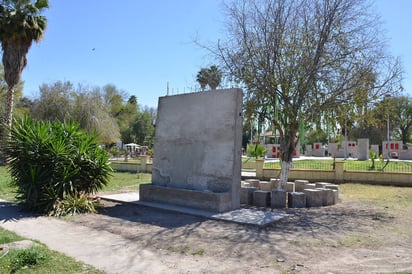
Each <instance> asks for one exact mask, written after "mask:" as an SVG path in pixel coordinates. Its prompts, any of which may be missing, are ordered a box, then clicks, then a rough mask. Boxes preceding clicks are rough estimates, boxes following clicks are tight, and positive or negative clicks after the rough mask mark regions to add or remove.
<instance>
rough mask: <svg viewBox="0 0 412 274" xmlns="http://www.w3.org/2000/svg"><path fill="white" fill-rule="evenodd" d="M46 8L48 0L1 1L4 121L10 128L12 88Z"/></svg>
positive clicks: (42, 27) (43, 26) (36, 37)
mask: <svg viewBox="0 0 412 274" xmlns="http://www.w3.org/2000/svg"><path fill="white" fill-rule="evenodd" d="M48 7H49V3H48V0H36V1H35V2H34V3H33V2H32V0H3V1H2V3H1V4H0V41H1V46H2V49H3V58H2V61H3V66H4V79H5V81H6V83H7V87H8V89H7V102H6V114H5V119H4V121H5V124H6V126H7V127H8V128H11V125H12V119H13V107H14V106H13V105H14V87H15V86H16V85H17V84H18V83H19V81H20V77H21V73H22V71H23V69H24V67H25V66H26V64H27V58H26V54H27V52H28V51H29V49H30V46H31V44H32V42H33V41H35V42H38V41H40V40H41V39H42V38H43V35H44V32H45V30H46V25H47V20H46V17H44V16H41V15H40V13H41V12H42V11H43V10H44V9H46V8H48Z"/></svg>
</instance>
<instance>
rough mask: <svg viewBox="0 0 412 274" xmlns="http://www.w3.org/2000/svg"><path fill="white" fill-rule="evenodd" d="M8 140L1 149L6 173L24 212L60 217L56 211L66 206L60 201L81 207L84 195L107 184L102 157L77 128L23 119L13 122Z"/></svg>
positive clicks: (93, 142) (92, 136)
mask: <svg viewBox="0 0 412 274" xmlns="http://www.w3.org/2000/svg"><path fill="white" fill-rule="evenodd" d="M10 136H11V138H10V139H9V140H8V141H7V144H6V147H5V152H6V155H7V156H8V159H9V165H8V169H9V171H10V175H11V177H12V180H13V182H12V183H13V184H14V185H15V186H16V187H17V199H18V201H20V202H21V203H23V204H24V205H25V206H26V207H27V208H29V209H30V210H34V211H39V212H43V213H47V214H54V215H61V212H62V211H61V210H62V209H61V208H60V206H62V205H63V206H65V205H67V203H65V202H62V201H73V199H74V200H75V201H79V200H80V201H83V202H87V199H86V200H84V197H85V196H86V197H87V195H89V194H92V193H95V192H97V191H98V190H100V189H101V188H102V187H103V186H104V185H106V184H107V183H108V182H109V178H110V174H111V172H112V169H111V167H110V163H109V156H108V154H107V153H106V152H105V151H104V150H102V149H100V148H99V146H98V144H97V139H96V135H95V134H90V133H86V132H84V131H82V130H80V128H79V125H78V124H75V123H61V122H57V121H55V122H49V121H34V120H32V119H30V118H25V119H22V120H18V121H16V123H15V124H14V125H13V127H12V128H11V131H10ZM69 204H70V203H69ZM75 204H76V203H71V205H72V206H74V207H76V205H75ZM82 204H84V203H82ZM86 208H89V209H93V207H92V206H90V205H89V207H86ZM63 211H64V210H63ZM64 212H66V211H64ZM71 212H72V211H71Z"/></svg>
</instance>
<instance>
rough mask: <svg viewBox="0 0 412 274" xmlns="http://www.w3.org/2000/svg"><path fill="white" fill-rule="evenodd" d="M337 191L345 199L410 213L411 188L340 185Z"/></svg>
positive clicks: (411, 206) (411, 202) (411, 203)
mask: <svg viewBox="0 0 412 274" xmlns="http://www.w3.org/2000/svg"><path fill="white" fill-rule="evenodd" d="M339 191H340V192H341V193H342V194H344V195H345V197H346V198H349V199H351V200H357V201H360V202H369V203H373V204H375V205H377V206H382V207H386V208H387V209H390V210H391V211H396V212H399V211H404V212H411V211H412V188H409V187H393V186H380V185H367V184H342V185H340V186H339Z"/></svg>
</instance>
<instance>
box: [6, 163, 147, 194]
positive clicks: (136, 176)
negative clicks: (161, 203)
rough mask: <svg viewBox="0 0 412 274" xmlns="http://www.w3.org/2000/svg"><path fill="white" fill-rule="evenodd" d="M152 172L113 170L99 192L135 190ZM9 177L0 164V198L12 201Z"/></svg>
mask: <svg viewBox="0 0 412 274" xmlns="http://www.w3.org/2000/svg"><path fill="white" fill-rule="evenodd" d="M151 181H152V174H149V173H129V172H113V176H112V177H111V179H110V182H109V184H108V185H107V186H105V187H104V188H103V189H102V190H101V192H118V191H122V190H123V191H137V190H138V189H139V185H140V184H142V183H150V182H151ZM10 182H11V178H10V175H9V173H8V171H7V169H6V168H5V167H4V166H0V199H3V200H6V201H10V202H14V201H15V188H14V187H12V186H10Z"/></svg>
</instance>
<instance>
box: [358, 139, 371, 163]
mask: <svg viewBox="0 0 412 274" xmlns="http://www.w3.org/2000/svg"><path fill="white" fill-rule="evenodd" d="M358 153H359V154H358V160H362V161H364V160H369V139H358Z"/></svg>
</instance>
